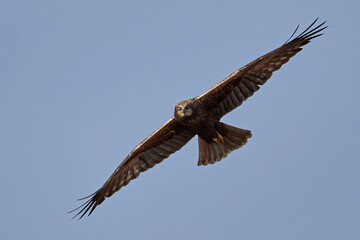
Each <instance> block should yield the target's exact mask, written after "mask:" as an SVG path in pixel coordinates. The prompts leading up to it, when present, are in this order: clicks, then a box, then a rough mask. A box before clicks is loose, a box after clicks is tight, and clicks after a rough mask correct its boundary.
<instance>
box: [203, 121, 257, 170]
mask: <svg viewBox="0 0 360 240" xmlns="http://www.w3.org/2000/svg"><path fill="white" fill-rule="evenodd" d="M220 124H221V125H222V126H221V128H222V129H223V131H222V132H220V134H221V135H222V137H223V138H224V142H211V143H207V142H206V141H205V140H203V139H202V138H200V137H198V139H199V161H198V166H200V165H204V166H205V165H208V164H214V163H215V162H218V161H220V160H221V159H223V158H224V157H226V156H227V155H228V154H229V153H230V152H232V151H234V150H235V149H238V148H240V147H241V146H243V145H245V144H246V142H247V140H248V138H250V137H251V131H249V130H245V129H241V128H236V127H233V126H230V125H227V124H225V123H220Z"/></svg>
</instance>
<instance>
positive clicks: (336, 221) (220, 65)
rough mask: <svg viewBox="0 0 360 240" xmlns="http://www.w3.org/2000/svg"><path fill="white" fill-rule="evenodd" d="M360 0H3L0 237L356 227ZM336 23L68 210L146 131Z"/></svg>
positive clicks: (236, 233)
mask: <svg viewBox="0 0 360 240" xmlns="http://www.w3.org/2000/svg"><path fill="white" fill-rule="evenodd" d="M359 5H360V4H359V2H358V1H343V2H341V3H340V2H338V1H309V0H304V1H300V2H296V3H294V2H291V1H276V0H275V1H248V2H244V1H8V0H3V1H0V32H1V37H0V52H1V54H0V146H1V151H0V159H1V167H0V180H1V181H0V187H1V189H2V194H1V196H2V197H1V206H0V211H1V215H0V237H1V239H110V238H117V239H118V238H121V239H293V240H296V239H347V240H351V239H359V238H360V227H359V226H360V217H359V216H360V205H359V202H360V193H359V190H358V189H359V182H360V175H359V172H360V162H359V159H360V156H359V155H360V154H359V145H360V127H359V122H360V111H359V110H360V109H359V102H360V97H359V94H358V91H359V88H360V83H359V77H358V74H357V70H356V69H357V68H358V65H359V60H358V56H359V54H360V51H359V50H360V49H359V44H358V39H359V37H360V36H359V31H358V23H359V22H360V16H359V14H358V9H359V8H360V6H359ZM316 17H320V21H324V20H327V21H328V25H329V26H330V27H329V28H328V29H326V31H325V35H324V36H322V37H320V38H318V39H314V40H313V41H312V42H311V43H310V44H309V45H307V46H305V48H304V50H303V51H302V52H300V53H299V54H298V55H296V56H295V57H294V58H293V59H291V61H290V62H289V63H287V64H286V65H284V66H283V67H282V69H281V70H280V71H278V72H276V73H274V75H273V77H272V78H271V79H270V80H269V81H268V82H267V83H266V85H265V86H263V87H262V88H261V90H259V91H258V92H257V93H256V94H255V95H254V96H253V97H251V98H250V99H248V100H247V101H246V102H245V103H244V104H243V105H242V106H241V107H240V108H238V109H236V110H235V111H233V112H232V113H230V114H228V115H227V116H225V117H224V118H223V121H224V122H226V123H228V124H231V125H234V126H237V127H240V128H245V129H250V130H251V131H252V133H253V137H252V138H251V139H250V140H249V142H248V143H247V144H246V145H245V146H244V147H243V148H241V149H239V150H237V151H235V152H233V153H232V154H230V155H229V156H228V157H227V158H226V159H224V160H222V161H221V162H219V163H216V164H214V165H211V166H207V167H197V166H196V164H197V157H198V150H197V140H196V139H194V140H192V141H191V142H190V143H188V144H187V145H186V146H185V147H184V148H183V149H181V151H179V152H177V153H176V154H174V155H172V156H171V157H170V158H169V159H167V160H165V161H163V162H162V163H161V164H159V165H157V166H156V167H154V168H153V169H151V170H149V171H147V172H145V173H143V174H141V176H140V177H139V178H138V179H136V180H134V181H132V182H131V183H130V184H129V185H128V186H127V187H125V188H123V189H121V191H119V192H118V193H116V194H114V195H113V196H112V197H111V198H109V199H107V200H106V201H105V202H104V203H103V204H102V205H100V206H99V207H98V208H97V209H96V210H95V212H94V213H93V215H91V216H90V217H86V218H84V219H82V220H81V221H77V220H71V217H72V215H69V214H67V212H68V211H69V210H71V209H73V208H75V207H77V206H78V205H79V204H80V202H77V201H76V199H77V198H80V197H84V196H86V195H88V194H90V193H92V192H94V191H95V190H97V189H98V188H99V187H101V186H102V184H103V183H104V182H105V181H106V180H107V178H108V177H109V176H110V174H111V173H112V172H113V170H114V169H115V168H116V167H117V166H118V165H119V164H120V162H121V161H122V160H123V159H124V158H125V157H126V156H127V154H128V153H129V152H130V151H131V150H132V148H133V147H135V146H136V145H137V144H138V143H139V142H140V141H141V140H143V139H144V138H145V137H147V136H148V135H149V134H151V133H152V132H153V131H154V130H156V129H157V128H158V127H159V126H161V125H162V124H163V123H164V122H166V121H167V120H168V119H169V118H170V117H171V116H172V114H173V107H174V105H175V104H176V103H177V102H179V101H181V100H184V99H188V98H192V97H195V96H198V95H200V94H202V93H203V92H204V91H206V90H208V89H209V88H210V87H212V86H213V85H214V84H216V83H217V82H219V81H221V80H222V79H223V78H225V77H226V76H228V75H229V74H230V73H232V72H233V71H234V70H236V69H237V68H239V67H241V66H243V65H245V64H247V63H248V62H250V61H252V60H254V59H255V58H257V57H259V56H261V55H262V54H265V53H267V52H268V51H271V50H273V49H274V48H276V47H279V46H280V45H281V44H282V43H284V42H285V41H286V40H287V38H288V37H289V36H290V35H291V33H292V32H293V30H294V28H295V27H296V25H297V24H300V25H301V29H304V28H305V27H307V26H308V25H309V24H310V23H311V22H312V21H313V20H314V19H315V18H316Z"/></svg>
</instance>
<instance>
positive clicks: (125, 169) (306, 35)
mask: <svg viewBox="0 0 360 240" xmlns="http://www.w3.org/2000/svg"><path fill="white" fill-rule="evenodd" d="M317 20H318V19H316V20H315V21H314V22H313V23H312V24H311V25H310V26H309V27H308V28H307V29H306V30H305V31H303V32H302V33H301V34H299V35H298V36H297V37H295V38H293V36H294V34H295V33H296V31H297V29H298V27H299V26H298V27H297V28H296V29H295V31H294V33H293V34H292V35H291V37H290V38H289V40H288V41H286V42H285V44H283V45H282V46H281V47H279V48H277V49H275V50H273V51H272V52H269V53H268V54H265V55H264V56H262V57H260V58H258V59H256V60H255V61H253V62H251V63H249V64H248V65H246V66H245V67H242V68H240V69H238V70H236V71H235V72H234V73H232V74H231V75H230V76H229V77H227V78H226V79H224V80H223V81H221V82H220V83H218V84H217V85H215V86H214V87H212V88H211V89H210V90H209V91H207V92H206V93H204V94H203V95H201V96H199V97H196V98H192V99H189V100H185V101H182V102H180V103H178V104H176V106H175V112H174V116H173V117H172V118H170V120H169V121H167V122H166V123H165V124H164V125H162V126H161V127H160V128H159V129H157V130H156V131H155V132H154V133H153V134H151V135H150V136H149V137H148V138H146V139H145V140H144V141H142V142H141V143H140V144H139V145H137V146H136V147H135V148H134V149H133V150H132V151H131V152H130V154H129V155H128V156H127V157H126V158H125V160H124V161H123V162H122V163H121V164H120V165H119V166H118V167H117V168H116V170H115V171H114V173H113V174H112V175H111V176H110V178H109V179H108V180H107V181H106V182H105V184H104V185H103V186H102V187H101V188H100V189H99V190H97V191H96V192H95V193H93V194H91V195H89V196H87V197H85V198H82V199H79V200H84V199H87V198H89V199H88V200H87V201H86V202H85V203H84V204H82V205H81V206H80V207H78V208H76V209H74V210H72V211H70V212H74V211H76V210H78V209H80V208H82V209H81V210H80V211H79V212H78V213H77V214H76V215H75V216H74V218H75V217H76V216H78V215H80V214H81V215H80V219H81V218H82V217H83V216H84V215H85V214H86V213H87V212H89V215H90V214H91V213H92V212H93V211H94V209H95V208H96V207H97V206H98V205H100V204H101V203H102V202H103V201H104V200H105V198H107V197H110V196H111V195H113V194H114V193H115V192H117V191H119V190H120V189H121V188H122V187H123V186H126V185H127V184H128V183H129V182H130V181H131V180H132V179H135V178H137V177H138V176H139V174H140V173H141V172H144V171H146V170H148V169H149V168H152V167H153V166H155V165H156V164H158V163H160V162H161V161H162V160H164V159H165V158H167V157H169V156H170V154H172V153H174V152H176V151H178V150H180V149H181V148H182V147H183V146H184V145H185V144H186V143H187V142H188V141H190V140H191V139H192V138H193V137H194V136H195V135H198V141H199V159H198V165H199V166H200V165H208V164H213V163H215V162H218V161H220V160H221V159H223V158H224V157H226V156H227V155H228V154H229V153H230V152H231V151H233V150H235V149H238V148H240V147H241V146H243V145H244V144H246V142H247V140H248V138H250V137H251V132H250V131H249V130H245V129H241V128H236V127H233V126H230V125H227V124H225V123H222V122H220V119H221V118H222V117H223V116H224V115H225V114H227V113H229V112H230V111H232V110H234V109H235V108H236V107H238V106H240V105H241V104H242V103H243V102H244V101H245V100H246V99H247V98H248V97H250V96H252V95H253V93H254V92H256V91H257V90H259V88H260V87H259V86H260V85H263V84H264V83H265V82H266V81H267V80H268V79H269V78H270V77H271V75H272V73H273V72H274V71H276V70H278V69H280V67H281V66H282V65H283V64H284V63H286V62H288V61H289V59H290V58H291V57H292V56H294V55H295V54H296V53H298V52H299V51H301V49H302V48H301V47H302V46H304V45H306V44H308V43H309V42H310V40H311V39H313V38H316V37H319V36H321V35H322V34H323V33H322V31H323V30H324V29H325V28H327V26H323V25H324V24H325V22H323V23H321V24H320V25H318V26H316V27H313V26H314V24H315V23H316V21H317ZM312 27H313V28H312Z"/></svg>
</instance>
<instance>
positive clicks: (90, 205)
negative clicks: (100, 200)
mask: <svg viewBox="0 0 360 240" xmlns="http://www.w3.org/2000/svg"><path fill="white" fill-rule="evenodd" d="M96 193H97V192H95V193H93V194H90V195H89V196H86V197H83V198H80V199H78V201H82V200H85V199H88V198H90V199H88V200H87V201H86V202H84V203H83V204H81V205H80V206H79V207H77V208H75V209H73V210H71V211H69V212H68V214H71V213H73V212H75V211H77V210H79V209H81V210H80V211H79V212H78V213H76V214H75V215H74V216H73V217H72V218H71V219H74V218H76V217H78V216H79V215H80V217H79V219H78V220H80V219H82V218H83V217H84V216H85V215H86V213H87V212H89V210H90V212H89V214H88V216H90V215H91V213H92V212H93V211H94V210H95V208H96V207H97V201H96V199H95V198H94V196H95V194H96Z"/></svg>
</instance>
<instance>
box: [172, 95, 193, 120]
mask: <svg viewBox="0 0 360 240" xmlns="http://www.w3.org/2000/svg"><path fill="white" fill-rule="evenodd" d="M194 107H195V106H194V101H193V100H192V99H189V100H185V101H181V102H179V103H178V104H176V105H175V116H176V117H180V118H184V117H191V115H192V114H193V112H194Z"/></svg>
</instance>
